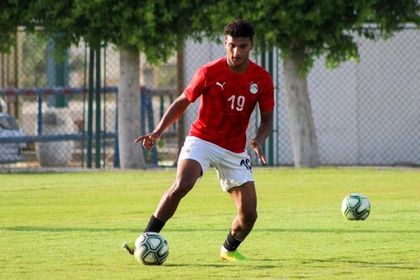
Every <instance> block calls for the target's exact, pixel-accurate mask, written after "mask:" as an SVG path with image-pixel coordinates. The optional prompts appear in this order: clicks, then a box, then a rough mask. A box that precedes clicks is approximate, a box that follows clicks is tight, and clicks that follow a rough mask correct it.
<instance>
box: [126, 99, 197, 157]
mask: <svg viewBox="0 0 420 280" xmlns="http://www.w3.org/2000/svg"><path fill="white" fill-rule="evenodd" d="M190 103H191V102H190V101H189V100H188V98H187V97H186V96H185V94H184V93H182V94H181V95H180V96H178V97H177V98H176V99H175V100H174V101H173V102H172V103H171V105H169V108H168V109H167V110H166V112H165V114H163V117H162V119H161V120H160V122H159V124H158V125H157V126H156V128H155V129H154V130H153V132H151V133H148V134H146V135H143V136H139V137H137V138H136V139H135V140H134V142H135V143H139V142H142V143H143V147H144V148H145V149H147V150H150V149H151V148H152V146H153V145H154V144H155V142H156V140H157V139H159V138H160V136H161V135H162V134H163V132H164V131H165V130H166V128H168V127H169V126H170V125H171V124H172V123H174V122H175V121H176V120H177V119H178V118H179V117H180V116H181V115H182V114H183V113H184V112H185V110H186V109H187V107H188V105H190Z"/></svg>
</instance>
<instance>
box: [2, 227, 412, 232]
mask: <svg viewBox="0 0 420 280" xmlns="http://www.w3.org/2000/svg"><path fill="white" fill-rule="evenodd" d="M0 230H4V231H16V232H25V231H37V232H135V233H138V232H140V227H139V228H120V227H115V228H104V227H57V226H55V227H48V226H10V227H0ZM165 231H166V232H225V231H226V228H213V229H209V228H206V227H201V228H200V227H197V228H169V227H168V228H165ZM253 232H263V233H267V232H280V233H281V232H284V233H335V234H344V233H363V234H366V233H410V234H412V233H420V230H398V229H395V230H387V229H378V230H374V229H326V228H257V229H254V230H253Z"/></svg>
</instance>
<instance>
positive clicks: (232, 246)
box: [223, 231, 242, 251]
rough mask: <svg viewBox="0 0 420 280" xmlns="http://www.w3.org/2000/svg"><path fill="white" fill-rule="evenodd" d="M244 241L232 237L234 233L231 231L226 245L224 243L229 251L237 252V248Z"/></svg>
mask: <svg viewBox="0 0 420 280" xmlns="http://www.w3.org/2000/svg"><path fill="white" fill-rule="evenodd" d="M241 242H242V240H238V239H236V238H235V237H233V236H232V233H231V232H230V231H229V234H228V235H227V237H226V240H225V243H223V247H225V248H226V250H228V251H235V250H236V248H238V247H239V245H240V244H241Z"/></svg>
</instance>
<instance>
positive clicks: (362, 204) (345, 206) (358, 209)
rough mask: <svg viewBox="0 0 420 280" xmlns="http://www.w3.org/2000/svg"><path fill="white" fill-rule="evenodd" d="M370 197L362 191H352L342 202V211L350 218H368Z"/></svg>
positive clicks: (356, 219)
mask: <svg viewBox="0 0 420 280" xmlns="http://www.w3.org/2000/svg"><path fill="white" fill-rule="evenodd" d="M370 208H371V207H370V203H369V200H368V198H367V197H366V196H365V195H363V194H360V193H352V194H349V195H348V196H346V197H345V198H344V199H343V202H342V203H341V213H342V214H343V216H344V217H345V218H346V219H348V220H352V221H353V220H354V221H360V220H366V218H367V217H368V216H369V214H370Z"/></svg>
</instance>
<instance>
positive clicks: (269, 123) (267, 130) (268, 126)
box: [250, 111, 273, 164]
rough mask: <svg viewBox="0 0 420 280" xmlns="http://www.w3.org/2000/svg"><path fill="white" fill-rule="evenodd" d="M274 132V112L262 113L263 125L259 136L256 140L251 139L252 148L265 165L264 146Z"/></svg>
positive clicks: (261, 124)
mask: <svg viewBox="0 0 420 280" xmlns="http://www.w3.org/2000/svg"><path fill="white" fill-rule="evenodd" d="M272 131H273V112H272V111H271V112H261V123H260V125H259V127H258V130H257V135H256V136H255V138H253V139H251V144H250V145H251V147H252V149H254V151H255V152H256V153H257V155H258V158H259V159H260V160H261V162H262V163H263V164H267V161H266V160H265V157H264V153H263V150H262V144H263V143H264V140H265V139H266V138H267V137H268V136H269V135H270V134H271V132H272Z"/></svg>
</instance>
